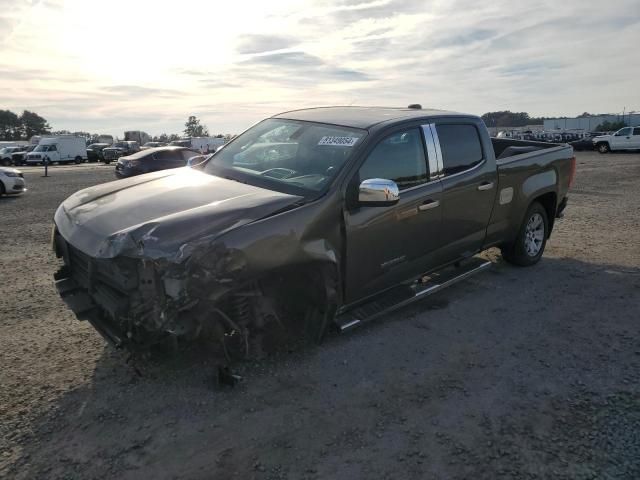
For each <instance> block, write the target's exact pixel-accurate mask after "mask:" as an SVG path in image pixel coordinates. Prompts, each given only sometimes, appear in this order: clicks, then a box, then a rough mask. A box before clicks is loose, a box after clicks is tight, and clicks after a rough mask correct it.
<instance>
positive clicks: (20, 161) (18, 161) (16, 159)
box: [11, 145, 37, 166]
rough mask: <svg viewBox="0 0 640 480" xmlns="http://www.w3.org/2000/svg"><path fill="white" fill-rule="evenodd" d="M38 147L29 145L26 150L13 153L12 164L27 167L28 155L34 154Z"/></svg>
mask: <svg viewBox="0 0 640 480" xmlns="http://www.w3.org/2000/svg"><path fill="white" fill-rule="evenodd" d="M36 147H37V145H28V146H27V147H26V148H25V149H24V150H22V151H19V152H13V153H12V154H11V162H12V163H13V165H16V166H19V165H25V164H26V163H27V153H29V152H33V150H34V149H35V148H36Z"/></svg>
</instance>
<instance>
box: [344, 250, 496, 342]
mask: <svg viewBox="0 0 640 480" xmlns="http://www.w3.org/2000/svg"><path fill="white" fill-rule="evenodd" d="M492 265H493V263H491V262H490V261H485V262H484V263H481V264H480V265H478V266H477V267H474V268H472V269H471V270H467V271H465V272H463V273H461V274H460V275H458V276H456V277H453V278H450V279H449V280H446V281H444V282H442V283H436V284H434V285H430V286H428V287H425V288H422V289H419V290H417V289H416V286H413V287H412V288H413V290H414V294H413V296H412V297H409V298H407V299H406V300H402V301H400V302H398V303H396V304H394V305H391V306H390V307H389V308H386V309H384V310H381V311H378V312H376V313H374V314H373V315H371V316H369V317H365V318H360V319H355V320H352V321H350V322H347V323H346V324H344V325H338V329H339V331H340V332H344V331H345V330H347V329H349V328H352V327H354V326H356V325H358V324H359V323H363V322H365V321H367V322H368V321H370V320H373V319H375V318H378V317H381V316H382V315H386V314H388V313H391V312H393V311H395V310H398V309H400V308H403V307H405V306H407V305H409V304H411V303H413V302H415V301H417V300H419V299H421V298H423V297H425V296H429V295H431V294H434V293H436V292H439V291H440V290H442V289H444V288H447V287H450V286H451V285H455V284H456V283H458V282H460V281H462V280H466V279H467V278H469V277H471V276H473V275H475V274H477V273H480V272H483V271H484V270H486V269H488V268H490V267H491V266H492ZM372 296H374V295H372ZM365 303H366V302H365ZM349 310H351V308H349V306H343V307H342V313H346V312H348V311H349Z"/></svg>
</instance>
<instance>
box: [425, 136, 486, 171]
mask: <svg viewBox="0 0 640 480" xmlns="http://www.w3.org/2000/svg"><path fill="white" fill-rule="evenodd" d="M436 130H437V132H438V139H439V140H440V150H441V151H442V164H443V169H444V174H445V176H446V175H454V174H456V173H460V172H464V171H465V170H469V169H471V168H473V167H475V166H476V165H478V164H479V163H480V162H482V160H483V154H482V144H481V143H480V135H478V130H477V129H476V127H475V126H474V125H464V124H450V125H436Z"/></svg>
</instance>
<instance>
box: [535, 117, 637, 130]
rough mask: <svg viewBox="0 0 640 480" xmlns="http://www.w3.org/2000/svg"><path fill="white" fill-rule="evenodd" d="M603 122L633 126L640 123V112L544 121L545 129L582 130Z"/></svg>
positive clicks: (591, 128) (594, 128) (595, 126)
mask: <svg viewBox="0 0 640 480" xmlns="http://www.w3.org/2000/svg"><path fill="white" fill-rule="evenodd" d="M604 122H609V123H616V122H624V123H625V124H626V125H627V126H630V127H635V126H638V125H640V113H628V114H624V115H619V114H618V115H616V114H610V115H595V116H593V117H575V118H549V119H547V120H545V121H544V129H545V130H563V131H567V130H583V131H585V132H593V131H595V130H596V129H597V127H598V125H601V124H603V123H604Z"/></svg>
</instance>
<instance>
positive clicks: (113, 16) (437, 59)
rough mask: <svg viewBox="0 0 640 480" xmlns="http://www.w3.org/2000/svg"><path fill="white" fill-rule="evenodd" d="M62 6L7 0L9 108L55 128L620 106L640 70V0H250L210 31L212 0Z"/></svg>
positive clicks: (3, 25) (1, 70)
mask: <svg viewBox="0 0 640 480" xmlns="http://www.w3.org/2000/svg"><path fill="white" fill-rule="evenodd" d="M52 1H53V0H44V1H31V2H29V1H27V0H0V45H1V46H2V58H1V61H0V86H1V87H2V88H1V89H0V97H2V98H0V104H2V108H9V109H11V110H13V111H18V112H19V111H22V110H23V109H29V110H35V111H37V112H38V113H39V114H41V115H43V116H44V117H45V118H47V120H49V122H50V123H51V124H52V126H53V127H54V128H56V129H69V130H72V131H75V130H87V129H90V128H94V129H95V130H96V131H101V130H104V131H105V132H113V133H114V134H116V133H117V132H121V131H123V130H124V129H129V128H134V127H135V128H139V129H143V130H146V131H149V133H161V132H163V131H164V132H169V133H171V132H178V131H180V130H182V128H183V124H184V121H185V119H186V117H187V115H188V114H189V113H195V114H196V115H198V116H199V117H200V118H201V120H202V121H203V123H205V124H207V125H208V126H209V127H210V129H212V130H213V131H217V130H220V131H224V132H234V131H240V130H243V129H244V128H245V127H246V126H248V125H249V124H251V123H253V122H255V121H257V120H260V119H261V118H263V117H265V116H268V115H272V114H275V113H278V110H290V109H295V108H303V107H308V106H316V105H329V104H351V103H355V104H363V105H386V106H393V105H400V106H405V105H407V104H409V103H421V104H423V105H425V106H431V107H440V108H444V109H451V110H458V111H466V112H471V113H478V114H482V113H484V112H486V111H489V110H503V109H511V110H517V111H529V113H530V114H532V115H535V116H539V115H561V114H565V115H570V114H572V113H581V112H583V111H585V110H587V111H615V109H617V108H621V107H619V105H628V102H629V92H633V91H635V83H634V82H635V81H636V79H637V78H639V77H640V62H634V61H633V59H634V57H633V55H632V54H630V53H629V51H630V50H629V49H628V48H620V47H619V46H620V45H634V44H635V43H636V42H637V31H638V26H640V25H639V23H640V16H639V15H637V13H638V3H637V0H617V2H616V6H615V8H600V5H599V4H598V3H597V2H596V1H595V0H585V1H583V2H576V1H568V2H560V3H558V2H556V1H554V0H540V1H539V2H515V4H514V3H513V2H509V1H507V0H495V1H494V2H477V1H476V0H473V1H472V0H430V1H425V0H297V1H294V0H273V1H271V2H259V1H257V0H256V1H253V2H252V1H251V0H243V2H236V3H231V4H229V5H228V6H226V7H225V12H224V16H223V17H222V18H220V19H218V20H217V21H216V22H215V25H214V26H213V27H211V28H209V27H203V26H202V25H201V23H202V22H200V21H199V19H211V18H216V17H217V16H218V15H219V13H220V12H219V7H218V6H216V4H215V2H210V1H208V0H182V3H181V8H180V9H179V10H178V11H175V10H173V11H166V10H164V9H149V8H148V5H145V4H144V2H130V0H111V2H110V4H109V8H105V7H104V2H101V1H98V0H66V1H65V2H62V1H55V2H53V3H51V2H52ZM596 10H597V12H598V15H597V16H591V15H586V14H585V12H587V11H596ZM123 11H126V12H127V15H126V16H124V17H123V15H122V12H123ZM194 12H197V18H196V20H198V21H197V22H196V23H195V24H194V21H193V19H194V17H193V14H194ZM625 13H627V14H625ZM87 18H100V23H101V25H117V32H116V34H113V35H104V34H97V33H96V32H97V29H98V28H99V27H98V26H96V23H95V22H89V21H87ZM141 18H144V19H145V20H144V21H140V20H139V19H141ZM60 25H64V26H65V28H64V29H61V28H60V27H59V26H60ZM3 38H4V40H3ZM603 45H604V46H609V47H603ZM603 48H605V50H606V53H602V52H603ZM594 55H595V58H597V62H593V61H592V59H593V58H594ZM629 108H632V109H636V110H637V109H640V105H635V106H629Z"/></svg>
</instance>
